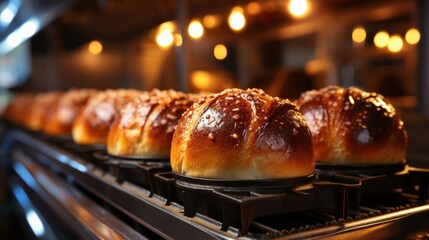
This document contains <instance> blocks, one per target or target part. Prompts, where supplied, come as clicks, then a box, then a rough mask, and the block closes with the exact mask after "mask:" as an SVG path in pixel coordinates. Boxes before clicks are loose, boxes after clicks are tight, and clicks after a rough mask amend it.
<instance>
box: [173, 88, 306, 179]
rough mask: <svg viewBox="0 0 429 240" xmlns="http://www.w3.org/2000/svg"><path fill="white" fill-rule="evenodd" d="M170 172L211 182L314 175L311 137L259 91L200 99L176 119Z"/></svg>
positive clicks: (294, 112) (288, 107)
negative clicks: (213, 180) (171, 170)
mask: <svg viewBox="0 0 429 240" xmlns="http://www.w3.org/2000/svg"><path fill="white" fill-rule="evenodd" d="M171 165H172V169H173V172H175V173H178V174H182V175H185V176H190V177H200V178H210V179H229V180H231V179H236V180H240V179H241V180H250V179H281V178H293V177H301V176H308V175H310V174H312V172H313V170H314V155H313V148H312V142H311V133H310V130H309V129H308V127H307V124H306V122H305V120H304V118H303V117H302V115H301V113H300V112H299V111H298V109H297V108H296V106H295V105H294V104H293V103H291V102H290V101H288V100H283V99H279V98H273V97H271V96H269V95H267V94H265V93H264V92H263V91H262V90H258V89H248V90H240V89H228V90H225V91H223V92H221V93H219V94H214V95H209V96H207V97H204V98H201V99H200V100H198V102H197V103H195V104H194V105H193V106H192V107H191V108H189V109H188V110H187V111H186V112H185V114H184V115H183V116H182V118H181V119H180V120H179V122H178V124H177V127H176V131H175V133H174V136H173V141H172V146H171Z"/></svg>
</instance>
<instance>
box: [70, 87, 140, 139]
mask: <svg viewBox="0 0 429 240" xmlns="http://www.w3.org/2000/svg"><path fill="white" fill-rule="evenodd" d="M139 93H140V91H137V90H132V89H127V90H125V89H118V90H111V89H109V90H105V91H102V92H99V93H98V94H96V95H95V96H93V97H91V98H90V99H89V101H88V102H87V104H86V105H85V106H84V107H83V109H82V111H81V112H80V113H79V114H78V116H77V117H76V119H75V120H74V122H73V125H72V136H73V140H74V141H75V142H76V143H78V144H83V145H93V144H106V143H107V134H108V131H109V127H110V125H111V123H112V122H113V120H114V118H115V117H116V116H117V114H118V113H119V111H120V109H121V108H122V107H124V106H125V104H127V103H128V102H130V101H132V100H133V99H134V98H135V97H137V96H138V95H139Z"/></svg>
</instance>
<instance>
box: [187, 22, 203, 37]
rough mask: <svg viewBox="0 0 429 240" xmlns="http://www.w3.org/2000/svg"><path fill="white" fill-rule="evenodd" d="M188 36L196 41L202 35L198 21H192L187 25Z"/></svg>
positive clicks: (201, 28)
mask: <svg viewBox="0 0 429 240" xmlns="http://www.w3.org/2000/svg"><path fill="white" fill-rule="evenodd" d="M188 33H189V36H191V37H192V38H195V39H198V38H200V37H201V36H203V34H204V27H203V25H202V24H201V22H200V20H198V19H194V20H192V21H191V23H189V27H188Z"/></svg>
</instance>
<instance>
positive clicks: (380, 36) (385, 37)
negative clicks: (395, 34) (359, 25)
mask: <svg viewBox="0 0 429 240" xmlns="http://www.w3.org/2000/svg"><path fill="white" fill-rule="evenodd" d="M389 39H390V36H389V34H388V33H387V32H386V31H380V32H378V33H376V34H375V36H374V45H375V46H376V47H378V48H384V47H387V44H389Z"/></svg>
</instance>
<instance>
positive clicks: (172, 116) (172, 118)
mask: <svg viewBox="0 0 429 240" xmlns="http://www.w3.org/2000/svg"><path fill="white" fill-rule="evenodd" d="M166 117H167V118H168V119H170V120H176V119H177V117H176V116H174V115H173V114H170V113H167V116H166Z"/></svg>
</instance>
